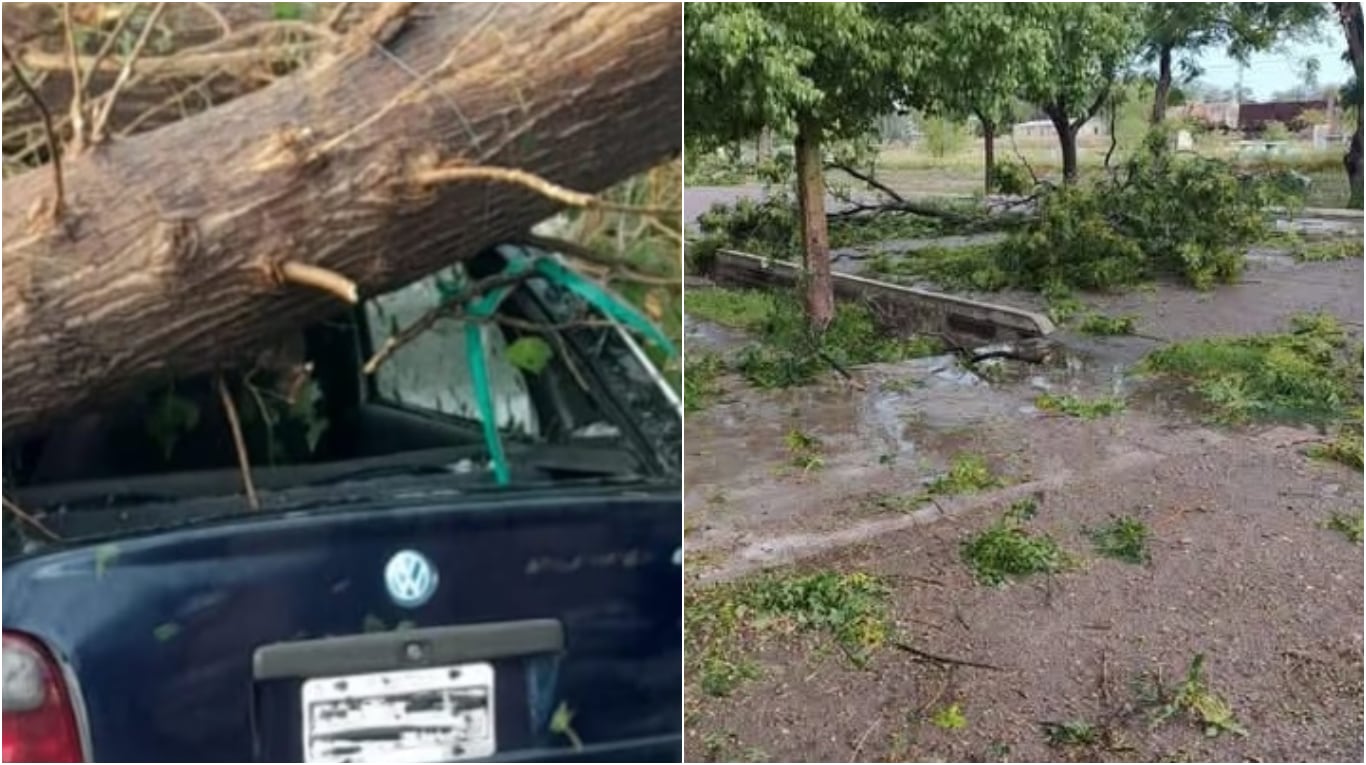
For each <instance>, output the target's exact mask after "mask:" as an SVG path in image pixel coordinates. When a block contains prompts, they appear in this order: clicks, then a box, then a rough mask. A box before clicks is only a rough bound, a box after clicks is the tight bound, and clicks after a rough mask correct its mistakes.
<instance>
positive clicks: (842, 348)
mask: <svg viewBox="0 0 1366 765" xmlns="http://www.w3.org/2000/svg"><path fill="white" fill-rule="evenodd" d="M707 292H716V290H708V291H707ZM727 292H728V291H727ZM698 294H703V293H698ZM739 294H740V295H743V294H745V293H739ZM696 306H697V301H696V297H695V296H693V295H690V296H689V297H688V310H689V311H690V312H692V311H694V310H695V309H696ZM698 315H699V316H708V317H711V318H714V319H715V320H717V321H719V322H720V323H729V324H730V326H739V327H741V328H744V329H747V330H750V331H753V332H755V333H756V334H758V335H759V341H758V342H756V343H752V344H750V345H749V346H746V347H745V349H744V350H742V351H741V353H740V356H739V359H738V361H737V363H736V370H737V371H738V372H739V373H740V374H741V375H742V376H743V377H744V378H745V379H746V380H747V381H748V382H749V383H750V384H752V385H755V386H757V387H760V388H786V387H791V386H795V385H805V384H807V383H809V382H811V381H812V380H814V379H815V378H816V376H817V375H818V374H820V373H821V372H823V371H825V370H828V369H829V368H830V367H831V366H832V364H833V365H838V366H839V367H841V368H847V367H849V366H855V365H858V364H867V363H872V362H887V361H899V360H902V359H907V358H915V357H917V356H924V355H932V354H933V353H935V352H938V350H939V347H938V345H937V344H931V343H930V342H927V341H926V339H925V338H910V339H906V338H898V337H894V336H890V335H889V334H888V333H886V332H883V331H881V330H880V329H879V328H878V326H877V324H876V323H875V322H874V320H873V315H872V312H871V311H870V310H869V309H868V308H867V307H865V306H862V305H858V304H848V303H845V304H840V305H838V306H837V307H836V310H835V319H834V321H832V322H831V324H830V326H829V327H827V328H826V330H825V331H824V332H822V333H820V334H819V335H816V334H814V333H812V332H811V330H810V329H809V327H808V326H807V323H806V319H805V317H804V315H803V312H802V308H801V306H800V305H799V304H798V303H797V301H796V300H795V299H794V298H792V297H790V296H784V295H771V294H767V293H750V295H749V296H748V297H738V296H735V295H732V296H729V297H727V296H714V297H711V298H708V299H707V300H706V301H704V302H703V304H702V307H701V313H699V314H698Z"/></svg>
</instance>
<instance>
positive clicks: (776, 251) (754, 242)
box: [697, 197, 800, 260]
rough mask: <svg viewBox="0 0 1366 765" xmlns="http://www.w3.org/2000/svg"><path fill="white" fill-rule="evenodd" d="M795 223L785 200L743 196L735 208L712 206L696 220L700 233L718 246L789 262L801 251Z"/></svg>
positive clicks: (719, 205)
mask: <svg viewBox="0 0 1366 765" xmlns="http://www.w3.org/2000/svg"><path fill="white" fill-rule="evenodd" d="M797 223H798V221H797V213H796V210H794V209H793V207H792V205H791V204H789V203H788V202H787V200H785V199H767V200H764V201H762V202H756V201H754V200H753V199H749V198H747V197H745V198H741V199H739V200H738V201H736V203H735V204H734V205H726V204H715V205H712V207H711V209H710V210H707V211H706V212H704V213H702V214H701V215H699V216H698V217H697V226H698V228H699V229H701V231H702V234H703V235H704V236H709V237H714V238H715V239H716V240H717V241H718V242H719V243H722V244H721V246H724V247H728V248H731V249H737V250H741V251H744V252H750V253H753V254H755V255H767V256H769V257H774V258H778V259H780V260H791V259H792V258H793V257H794V256H795V254H796V253H797V252H799V250H800V243H799V238H798V233H797V232H798V227H797Z"/></svg>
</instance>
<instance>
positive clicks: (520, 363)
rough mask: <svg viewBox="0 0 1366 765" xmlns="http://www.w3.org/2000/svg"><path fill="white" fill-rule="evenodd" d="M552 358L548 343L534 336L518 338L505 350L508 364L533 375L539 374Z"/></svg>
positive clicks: (552, 352) (553, 355)
mask: <svg viewBox="0 0 1366 765" xmlns="http://www.w3.org/2000/svg"><path fill="white" fill-rule="evenodd" d="M554 357H555V352H554V351H553V350H551V348H550V343H547V342H546V341H545V340H544V339H542V338H540V337H536V336H534V335H528V336H526V337H519V338H517V339H516V340H514V341H513V342H512V344H511V345H509V346H508V348H507V360H508V363H509V364H511V365H513V366H514V367H517V368H518V369H520V370H522V371H523V372H528V373H530V374H533V375H538V374H540V373H541V370H543V369H545V367H546V365H547V364H549V363H550V360H551V359H552V358H554Z"/></svg>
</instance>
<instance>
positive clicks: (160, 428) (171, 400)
mask: <svg viewBox="0 0 1366 765" xmlns="http://www.w3.org/2000/svg"><path fill="white" fill-rule="evenodd" d="M150 412H151V413H150V414H148V416H147V423H146V428H147V435H149V436H151V437H152V440H154V441H156V443H157V446H159V447H161V454H162V456H163V457H164V458H165V459H167V460H170V459H171V455H172V454H173V453H174V452H175V445H176V443H177V442H178V441H180V437H181V436H183V435H185V434H187V433H189V432H190V431H192V430H194V429H195V427H196V426H197V425H199V405H198V404H196V403H195V402H193V401H191V400H190V399H188V398H184V397H183V396H177V395H176V393H175V389H174V388H168V389H166V390H165V391H164V392H162V393H161V395H160V397H159V399H158V400H157V402H156V404H155V405H154V406H152V407H150Z"/></svg>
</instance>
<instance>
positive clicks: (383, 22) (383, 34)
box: [329, 3, 417, 45]
mask: <svg viewBox="0 0 1366 765" xmlns="http://www.w3.org/2000/svg"><path fill="white" fill-rule="evenodd" d="M415 5H417V3H383V4H381V5H380V7H379V9H378V10H376V11H375V12H374V13H372V14H370V16H369V17H368V18H366V19H365V21H363V22H361V24H360V26H358V27H356V31H355V36H356V37H357V38H362V39H364V40H365V42H366V43H375V44H377V45H384V44H385V43H387V42H389V40H391V39H393V37H394V35H395V34H398V30H399V29H401V28H402V27H403V20H404V18H405V17H406V16H407V15H408V12H409V11H411V10H412V9H413V6H415ZM329 26H330V24H329Z"/></svg>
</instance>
